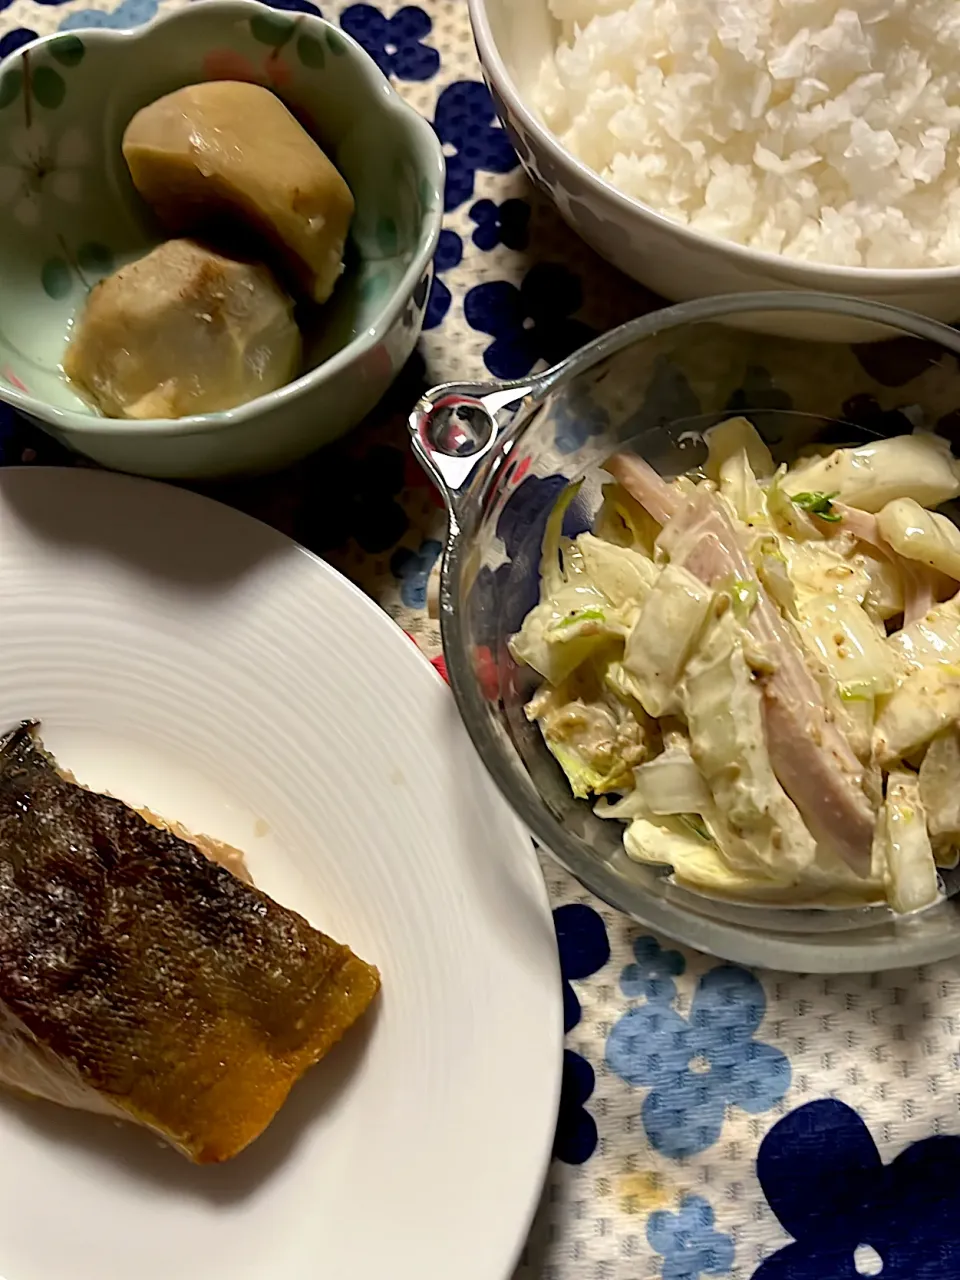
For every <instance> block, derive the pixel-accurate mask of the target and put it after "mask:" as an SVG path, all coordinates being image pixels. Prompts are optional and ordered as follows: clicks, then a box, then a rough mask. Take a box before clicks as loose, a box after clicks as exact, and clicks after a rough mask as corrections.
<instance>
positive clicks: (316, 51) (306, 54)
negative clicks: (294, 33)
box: [297, 36, 327, 71]
mask: <svg viewBox="0 0 960 1280" xmlns="http://www.w3.org/2000/svg"><path fill="white" fill-rule="evenodd" d="M297 57H298V58H299V59H300V62H301V64H302V65H303V66H305V67H311V68H312V69H314V70H316V71H320V70H322V69H323V64H324V63H325V62H326V60H327V55H326V52H325V51H324V48H323V45H322V44H321V43H320V41H319V40H318V39H317V38H316V37H315V36H301V37H300V39H299V40H298V41H297Z"/></svg>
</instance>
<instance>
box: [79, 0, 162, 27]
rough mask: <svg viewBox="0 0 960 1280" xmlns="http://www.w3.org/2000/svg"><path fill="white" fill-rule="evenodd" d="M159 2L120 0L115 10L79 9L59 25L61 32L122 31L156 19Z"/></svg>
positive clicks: (154, 0) (150, 0) (151, 0)
mask: <svg viewBox="0 0 960 1280" xmlns="http://www.w3.org/2000/svg"><path fill="white" fill-rule="evenodd" d="M158 3H159V0H122V3H121V4H119V5H118V6H117V7H116V9H111V10H108V11H104V10H102V9H80V10H79V11H75V12H74V13H70V14H68V15H67V16H66V17H65V18H64V20H63V21H62V22H61V23H60V30H61V31H82V30H83V29H84V27H100V28H102V29H104V30H123V29H124V28H126V27H136V26H139V25H140V23H141V22H149V21H150V19H151V18H154V17H156V13H157V7H158Z"/></svg>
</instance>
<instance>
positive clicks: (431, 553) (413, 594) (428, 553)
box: [390, 538, 441, 609]
mask: <svg viewBox="0 0 960 1280" xmlns="http://www.w3.org/2000/svg"><path fill="white" fill-rule="evenodd" d="M440 551H441V547H440V543H439V542H437V540H436V539H435V538H428V539H427V540H426V541H425V542H422V543H421V544H420V550H419V551H411V550H410V548H409V547H398V548H397V550H396V551H395V552H394V553H393V555H392V557H391V559H390V572H391V573H392V574H393V576H394V577H395V578H397V579H398V580H399V582H400V599H401V600H402V601H403V603H404V604H405V605H406V606H407V608H408V609H423V608H425V607H426V603H427V581H428V579H429V577H430V571H431V570H432V569H433V566H434V564H435V562H436V559H437V556H439V554H440Z"/></svg>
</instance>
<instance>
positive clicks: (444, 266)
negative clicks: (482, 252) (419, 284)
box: [423, 227, 463, 329]
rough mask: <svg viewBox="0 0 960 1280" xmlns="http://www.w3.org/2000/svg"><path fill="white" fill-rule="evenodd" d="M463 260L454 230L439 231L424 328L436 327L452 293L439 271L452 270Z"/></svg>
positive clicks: (447, 308) (445, 228)
mask: <svg viewBox="0 0 960 1280" xmlns="http://www.w3.org/2000/svg"><path fill="white" fill-rule="evenodd" d="M462 261H463V241H462V240H461V239H460V237H459V236H458V235H457V233H456V232H455V231H451V230H450V229H449V228H448V227H444V229H443V230H442V231H441V232H440V240H439V242H438V244H437V252H436V255H435V256H434V259H433V271H434V275H433V284H432V285H431V286H430V297H429V298H428V300H427V310H426V314H425V315H424V319H423V327H424V329H436V327H437V326H438V325H440V324H442V323H443V319H444V317H445V316H446V314H447V312H448V311H449V310H450V303H451V301H452V295H451V293H450V290H449V288H448V287H447V286H446V285H445V284H444V282H443V281H442V280H441V279H440V274H441V272H444V271H452V270H453V268H454V267H459V265H460V263H461V262H462Z"/></svg>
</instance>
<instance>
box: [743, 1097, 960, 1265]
mask: <svg viewBox="0 0 960 1280" xmlns="http://www.w3.org/2000/svg"><path fill="white" fill-rule="evenodd" d="M958 1161H960V1138H958V1137H949V1136H946V1135H943V1136H935V1137H931V1138H923V1139H921V1141H919V1142H915V1143H913V1145H912V1146H909V1147H907V1148H906V1149H905V1150H903V1151H901V1152H900V1154H899V1155H898V1156H897V1157H896V1158H895V1159H894V1160H892V1161H891V1162H890V1163H889V1164H884V1163H883V1161H882V1159H881V1157H880V1153H879V1151H878V1150H877V1147H876V1144H875V1142H874V1140H873V1138H872V1137H871V1135H870V1131H869V1129H868V1128H867V1126H866V1125H865V1124H864V1122H863V1120H862V1119H861V1118H860V1116H859V1115H858V1114H857V1112H856V1111H854V1110H853V1108H852V1107H848V1106H847V1105H846V1104H845V1103H843V1102H840V1101H839V1100H837V1099H834V1098H824V1099H822V1100H820V1101H817V1102H809V1103H807V1104H806V1105H805V1106H802V1107H798V1108H797V1110H796V1111H791V1112H790V1114H789V1115H786V1116H784V1118H783V1119H782V1120H780V1121H779V1122H778V1123H777V1124H775V1125H774V1126H773V1128H772V1129H771V1130H770V1132H769V1133H768V1134H767V1135H766V1137H765V1138H764V1139H763V1142H762V1143H761V1144H760V1150H759V1153H758V1155H757V1177H758V1179H759V1180H760V1185H761V1187H762V1188H763V1192H764V1195H765V1196H766V1197H767V1202H768V1204H769V1205H770V1208H771V1209H772V1210H773V1212H774V1213H775V1214H776V1215H777V1218H778V1219H779V1220H780V1223H781V1224H782V1226H783V1229H784V1230H785V1231H786V1232H787V1233H788V1234H789V1235H791V1236H792V1237H793V1239H794V1243H793V1244H788V1245H786V1246H785V1247H784V1248H783V1249H780V1250H778V1251H777V1252H776V1253H775V1254H773V1255H772V1256H771V1257H769V1258H767V1259H766V1260H765V1261H764V1262H763V1263H761V1265H760V1266H759V1267H758V1268H757V1270H756V1271H755V1272H754V1273H753V1280H824V1277H830V1278H831V1280H834V1278H835V1280H857V1277H858V1276H859V1275H861V1274H863V1272H861V1271H860V1270H859V1268H858V1265H857V1257H856V1255H857V1252H858V1250H859V1249H863V1248H864V1247H866V1248H869V1249H871V1250H872V1251H873V1253H874V1254H875V1255H879V1261H880V1264H881V1268H882V1269H881V1270H880V1271H879V1272H874V1274H879V1275H881V1276H882V1277H883V1280H948V1278H949V1277H954V1276H960V1218H958V1215H957V1208H956V1194H955V1192H954V1181H955V1178H956V1169H957V1164H958Z"/></svg>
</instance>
